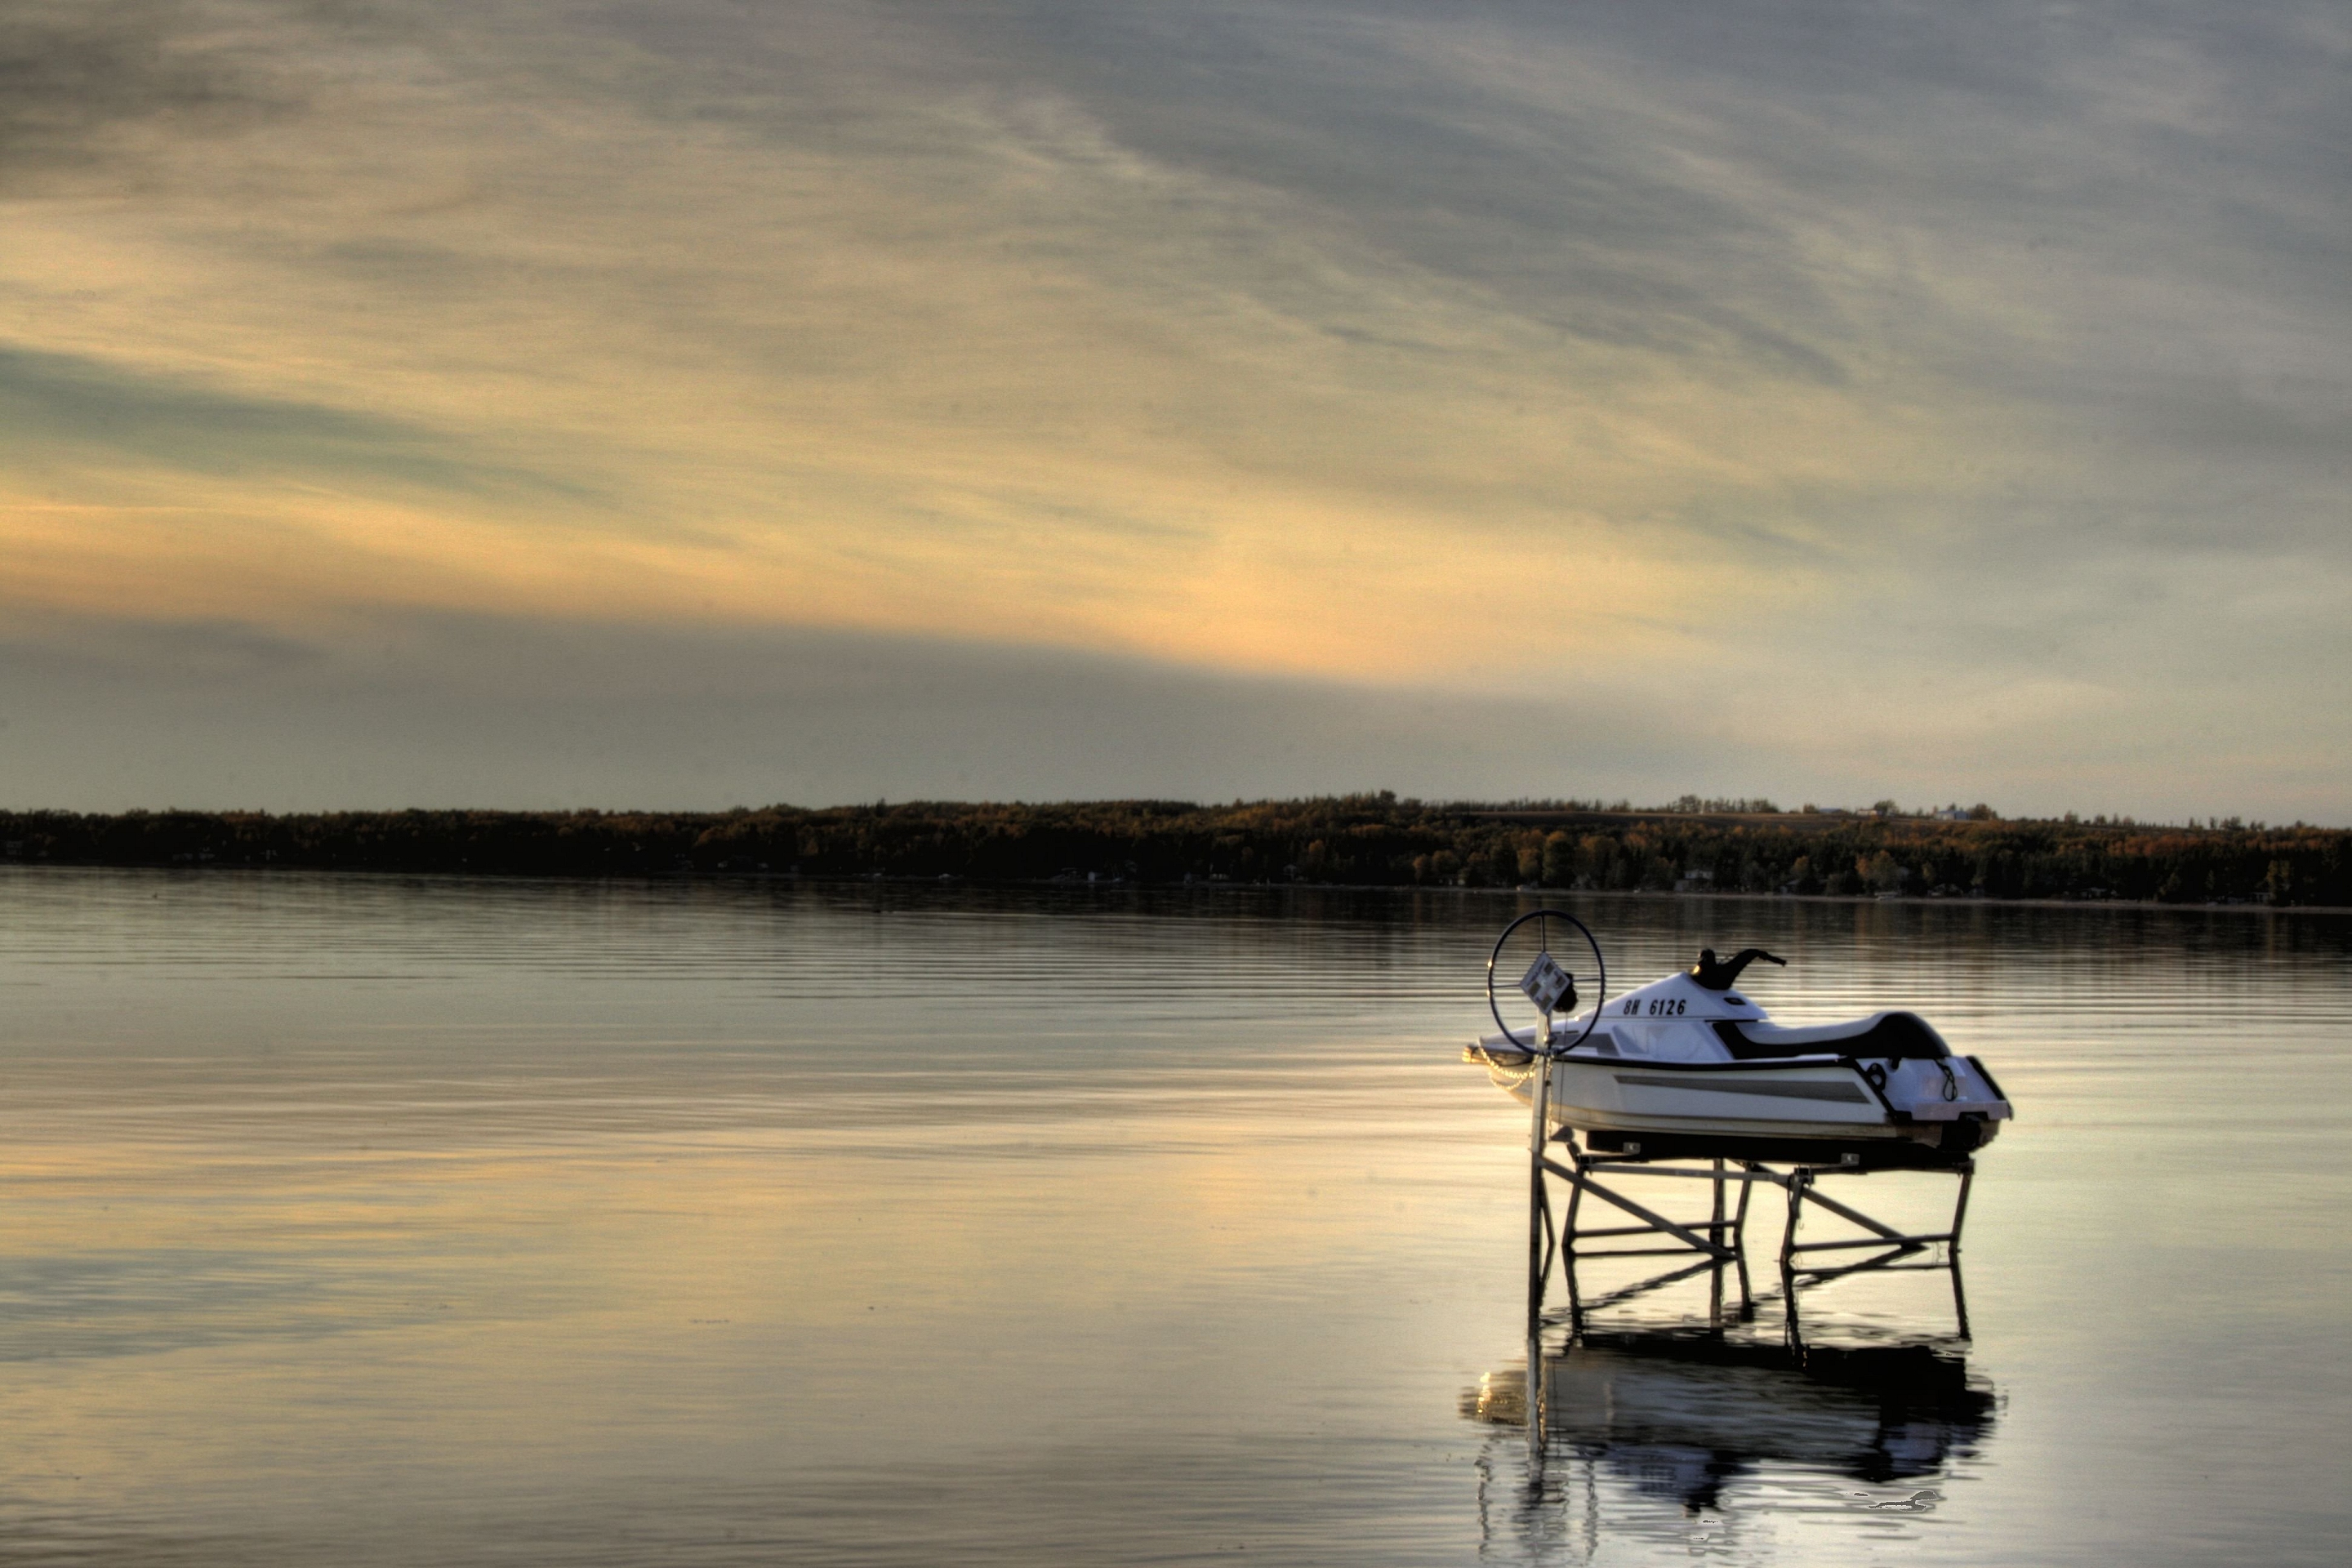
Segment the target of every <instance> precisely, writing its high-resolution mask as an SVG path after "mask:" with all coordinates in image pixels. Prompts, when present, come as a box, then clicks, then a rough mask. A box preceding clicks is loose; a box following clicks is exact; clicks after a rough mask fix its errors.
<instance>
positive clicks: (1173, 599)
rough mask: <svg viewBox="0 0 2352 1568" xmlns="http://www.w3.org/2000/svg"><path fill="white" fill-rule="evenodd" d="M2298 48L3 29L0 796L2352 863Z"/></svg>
mask: <svg viewBox="0 0 2352 1568" xmlns="http://www.w3.org/2000/svg"><path fill="white" fill-rule="evenodd" d="M2347 67H2352V11H2347V9H2346V8H2345V7H2344V6H2343V5H2339V4H2315V5H2295V4H2291V3H2290V4H2281V5H2247V6H2215V5H2210V4H2197V5H2189V4H2183V5H2165V4H2161V3H2156V4H2135V5H2120V4H2103V3H2100V0H2089V3H2085V4H2077V5H2020V4H2010V3H2007V0H1987V3H1984V4H1979V5H1964V6H1957V5H1929V4H1925V3H1922V4H1916V5H1910V4H1903V3H1899V0H1889V3H1881V4H1873V5H1835V4H1807V3H1802V0H1794V3H1789V4H1775V5H1747V4H1731V3H1728V0H1722V3H1694V4H1675V5H1662V4H1658V3H1656V0H1640V3H1631V4H1622V5H1617V4H1608V3H1596V4H1580V5H1558V4H1542V5H1538V4H1510V3H1503V4H1481V3H1479V0H1448V3H1446V4H1444V5H1436V4H1428V3H1407V0H1399V3H1395V4H1359V5H1322V4H1285V3H1280V0H1259V3H1255V4H1248V5H1229V4H1202V3H1195V0H1157V3H1154V4H1151V5H1113V4H1107V3H1097V4H1092V5H1084V4H1072V3H1064V0H1045V3H1039V4H1004V5H989V4H979V3H973V4H950V3H945V0H940V3H931V4H913V3H909V4H866V3H856V0H853V3H845V4H823V3H811V4H768V3H763V0H660V3H652V0H598V3H588V0H576V3H575V0H466V3H464V4H457V3H448V0H382V3H373V0H11V3H10V4H9V5H7V6H6V7H5V9H0V806H8V807H28V806H55V807H67V808H72V809H81V810H109V809H121V808H124V807H131V806H147V807H163V806H170V805H180V806H192V807H240V806H241V807H266V808H269V809H308V808H323V807H352V808H362V807H393V806H404V805H481V806H510V807H540V806H606V807H709V806H726V805H762V804H768V803H772V802H792V803H795V804H801V805H824V804H833V803H839V802H846V801H858V800H870V799H877V798H883V799H908V798H942V799H1004V798H1021V799H1032V800H1035V799H1068V798H1092V797H1106V796H1152V797H1159V798H1185V799H1226V798H1234V797H1241V796H1249V797H1257V796H1261V795H1299V794H1309V793H1324V792H1339V791H1350V790H1376V789H1383V788H1386V789H1393V790H1396V791H1398V792H1399V793H1400V794H1405V795H1422V796H1424V797H1430V798H1454V799H1463V798H1477V799H1507V798H1520V797H1553V796H1582V797H1591V796H1596V795H1598V796H1603V797H1609V798H1615V797H1619V796H1624V797H1629V798H1632V799H1633V800H1635V801H1637V802H1649V801H1660V800H1666V799H1671V798H1673V797H1675V796H1676V795H1682V794H1684V793H1685V792H1696V793H1698V794H1702V795H1748V796H1753V795H1769V796H1771V797H1772V798H1775V799H1777V800H1779V801H1780V803H1781V804H1782V805H1796V804H1799V803H1801V802H1803V801H1814V802H1818V803H1820V804H1823V805H1834V804H1853V803H1866V802H1868V801H1871V800H1874V799H1879V798H1885V797H1892V798H1895V799H1897V800H1900V801H1903V802H1905V803H1906V804H1933V803H1941V802H1945V801H1958V802H1959V803H1962V804H1969V803H1973V802H1976V801H1979V800H1982V801H1988V802H1990V803H1991V804H1993V805H1996V806H1997V807H1999V808H2000V809H2001V810H2002V811H2004V812H2005V813H2008V814H2011V815H2031V814H2035V813H2055V812H2059V811H2063V810H2070V809H2072V810H2079V811H2081V812H2083V813H2084V814H2085V815H2088V814H2091V813H2093V812H2107V813H2111V814H2124V813H2128V814H2132V815H2136V816H2140V817H2143V818H2147V819H2179V818H2181V817H2184V816H2206V815H2211V814H2224V815H2245V816H2256V817H2263V818H2268V819H2273V820H2280V821H2284V820H2290V819H2308V820H2312V821H2315V822H2326V823H2332V824H2347V823H2352V769H2347V766H2346V765H2345V764H2346V763H2347V759H2348V758H2352V500H2347V497H2352V91H2347V86H2352V74H2348V73H2347Z"/></svg>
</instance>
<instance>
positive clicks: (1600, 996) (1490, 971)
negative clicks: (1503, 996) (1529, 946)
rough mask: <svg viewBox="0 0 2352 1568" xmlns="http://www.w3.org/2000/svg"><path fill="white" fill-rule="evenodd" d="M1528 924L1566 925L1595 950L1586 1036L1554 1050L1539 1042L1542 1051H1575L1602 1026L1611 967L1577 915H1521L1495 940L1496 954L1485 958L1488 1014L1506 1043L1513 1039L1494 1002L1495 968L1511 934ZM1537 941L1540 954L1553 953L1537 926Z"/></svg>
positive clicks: (1535, 912) (1553, 912)
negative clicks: (1537, 922)
mask: <svg viewBox="0 0 2352 1568" xmlns="http://www.w3.org/2000/svg"><path fill="white" fill-rule="evenodd" d="M1528 921H1567V922H1568V923H1569V924H1570V925H1572V926H1574V927H1575V928H1576V929H1577V930H1578V931H1580V932H1581V933H1582V934H1583V937H1584V942H1585V945H1586V946H1588V947H1590V948H1591V949H1592V967H1593V970H1594V972H1595V973H1596V974H1597V975H1598V976H1599V978H1598V979H1596V980H1595V981H1594V982H1593V986H1592V1019H1591V1022H1590V1023H1588V1024H1586V1025H1585V1026H1584V1033H1583V1034H1581V1035H1579V1036H1577V1037H1576V1038H1575V1039H1574V1040H1573V1041H1572V1042H1570V1044H1568V1045H1565V1046H1559V1047H1554V1046H1553V1045H1552V1043H1551V1041H1550V1040H1549V1039H1545V1040H1542V1041H1541V1042H1539V1048H1541V1049H1546V1050H1550V1049H1559V1050H1563V1051H1572V1050H1574V1049H1576V1047H1578V1046H1580V1045H1582V1044H1584V1042H1585V1041H1586V1040H1587V1039H1589V1038H1591V1035H1592V1031H1593V1030H1594V1029H1597V1028H1599V1027H1600V1026H1601V1003H1603V1002H1605V1001H1606V1000H1608V997H1609V965H1608V964H1607V963H1604V962H1603V961H1602V959H1601V939H1600V938H1599V937H1597V936H1594V935H1593V934H1592V928H1591V926H1588V925H1586V924H1585V923H1584V922H1583V921H1580V920H1578V919H1577V918H1576V917H1575V916H1574V915H1572V914H1570V913H1569V912H1568V911H1567V910H1528V912H1527V913H1526V914H1523V915H1521V916H1520V917H1519V918H1518V919H1517V920H1515V921H1512V922H1511V923H1510V924H1509V925H1507V926H1505V927H1504V928H1503V934H1502V935H1500V936H1498V937H1496V939H1495V951H1494V952H1490V953H1488V954H1487V955H1486V1011H1487V1012H1489V1013H1492V1014H1493V1015H1494V1016H1495V1026H1496V1028H1498V1029H1500V1030H1502V1031H1503V1037H1504V1038H1505V1039H1509V1038H1510V1037H1511V1026H1509V1025H1508V1024H1506V1023H1505V1022H1503V1009H1502V1008H1501V1007H1500V1006H1499V1005H1496V1001H1495V965H1496V963H1498V962H1500V961H1501V959H1502V956H1503V944H1504V943H1505V942H1508V941H1510V940H1511V933H1512V932H1513V931H1517V930H1518V929H1519V928H1520V927H1521V926H1523V925H1525V924H1527V923H1528ZM1536 940H1537V943H1538V948H1539V950H1540V951H1542V952H1550V951H1551V948H1550V946H1549V938H1548V935H1547V933H1546V931H1545V929H1544V927H1543V926H1542V925H1538V926H1537V927H1536Z"/></svg>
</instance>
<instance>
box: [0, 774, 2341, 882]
mask: <svg viewBox="0 0 2352 1568" xmlns="http://www.w3.org/2000/svg"><path fill="white" fill-rule="evenodd" d="M1762 804H1763V803H1750V802H1744V801H1743V802H1727V803H1688V805H1687V806H1686V807H1677V808H1666V809H1661V810H1654V811H1636V810H1632V809H1628V808H1623V807H1622V806H1621V807H1618V808H1603V807H1601V806H1600V805H1597V804H1595V805H1585V804H1582V803H1575V802H1570V803H1564V804H1537V805H1528V804H1520V805H1462V804H1424V803H1422V802H1418V801H1412V800H1402V801H1401V800H1398V799H1396V798H1395V797H1394V796H1392V795H1349V796H1342V797H1334V798H1325V799H1316V800H1295V801H1259V802H1250V803H1239V802H1237V803H1235V804H1233V805H1194V804H1192V803H1188V802H1171V801H1087V802H1073V803H1066V804H1059V805H1018V804H1016V805H969V804H952V803H934V802H910V803H905V804H898V805H892V804H887V803H877V804H875V805H854V806H829V807H824V808H817V809H803V808H798V807H793V806H784V805H776V806H768V807H762V808H759V809H741V810H733V811H721V812H631V811H569V812H560V811H547V812H509V811H393V812H328V813H308V814H272V813H266V812H194V811H158V812H124V813H121V814H118V815H111V816H100V815H84V814H79V813H72V812H0V856H5V858H6V859H7V860H10V861H15V862H23V863H47V864H52V865H83V866H176V867H205V866H215V867H234V866H275V867H289V868H320V869H338V870H363V871H407V872H464V873H470V874H477V875H498V876H538V877H550V876H551V877H645V876H670V875H736V876H761V875H764V876H785V877H814V878H827V879H844V878H860V877H864V878H872V877H883V878H892V879H898V878H905V879H940V878H950V879H971V880H975V881H1003V882H1041V881H1044V882H1096V883H1105V882H1108V883H1155V884H1168V883H1180V884H1181V883H1185V882H1195V883H1220V882H1228V883H1307V884H1319V885H1327V886H1329V885H1337V886H1356V887H1400V886H1402V887H1474V888H1475V887H1489V888H1507V887H1517V886H1536V887H1545V888H1559V889H1601V890H1612V891H1654V892H1675V891H1679V892H1685V893H1709V892H1717V893H1720V892H1741V893H1786V894H1791V895H1799V896H1805V895H1827V896H1832V897H1836V896H1849V897H1853V896H1885V897H1896V898H1916V897H1927V898H1971V897H1973V898H1990V899H2076V900H2153V901H2158V902H2164V903H2260V904H2267V905H2274V906H2337V907H2341V906H2352V832H2348V831H2347V830H2344V829H2336V828H2318V827H2307V826H2301V825H2297V826H2291V827H2273V826H2264V825H2262V824H2259V823H2257V824H2252V825H2246V824H2242V823H2240V822H2237V821H2234V820H2232V821H2227V822H2218V823H2209V824H2203V825H2193V826H2144V825H2141V824H2137V823H2132V822H2129V821H2114V822H2110V821H2107V820H2105V819H2104V818H2098V819H2094V820H2092V821H2089V822H2080V821H2072V820H2063V821H2003V820H2000V819H1999V818H1997V817H1994V816H1991V814H1990V812H1987V811H1985V810H1984V809H1983V808H1981V807H1979V808H1978V810H1977V813H1976V815H1975V816H1974V817H1973V818H1969V819H1962V820H1948V819H1942V818H1938V817H1936V816H1906V815H1904V814H1901V813H1899V812H1895V811H1892V810H1885V811H1880V812H1864V813H1847V812H1816V811H1813V810H1811V809H1810V808H1809V809H1807V810H1805V811H1802V812H1780V811H1774V810H1770V809H1760V810H1759V809H1729V810H1718V809H1708V808H1707V807H1709V806H1714V805H1728V806H1734V807H1742V808H1748V807H1753V806H1756V805H1762ZM1948 816H1958V814H1957V813H1954V814H1948Z"/></svg>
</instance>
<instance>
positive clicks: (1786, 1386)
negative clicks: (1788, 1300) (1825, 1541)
mask: <svg viewBox="0 0 2352 1568" xmlns="http://www.w3.org/2000/svg"><path fill="white" fill-rule="evenodd" d="M1543 1373H1544V1384H1543V1386H1542V1393H1543V1400H1542V1405H1541V1410H1540V1416H1541V1420H1542V1428H1543V1436H1544V1439H1545V1441H1546V1443H1547V1444H1548V1445H1553V1446H1559V1447H1568V1448H1570V1449H1571V1450H1574V1451H1576V1452H1579V1453H1580V1454H1583V1455H1585V1456H1586V1457H1589V1458H1596V1459H1599V1460H1600V1461H1601V1462H1602V1463H1604V1464H1606V1465H1607V1466H1609V1467H1610V1468H1612V1469H1615V1470H1617V1471H1618V1472H1619V1473H1621V1474H1622V1475H1624V1476H1625V1477H1626V1479H1628V1480H1629V1481H1631V1482H1632V1483H1633V1486H1634V1487H1635V1488H1636V1489H1638V1490H1641V1491H1643V1492H1646V1493H1649V1494H1651V1495H1654V1496H1668V1497H1672V1498H1675V1500H1679V1501H1680V1502H1682V1503H1683V1504H1684V1505H1685V1507H1689V1508H1694V1509H1696V1508H1712V1507H1715V1506H1717V1503H1718V1499H1719V1494H1720V1492H1721V1490H1722V1488H1723V1486H1724V1484H1725V1482H1727V1481H1728V1480H1730V1479H1733V1478H1734V1477H1737V1476H1738V1475H1741V1474H1744V1473H1746V1472H1748V1471H1750V1470H1753V1469H1756V1468H1759V1467H1761V1466H1765V1465H1783V1466H1792V1467H1797V1468H1804V1469H1810V1470H1817V1471H1825V1472H1829V1473H1833V1474H1839V1475H1845V1476H1851V1477H1853V1479H1856V1480H1861V1481H1867V1482H1871V1483H1873V1484H1878V1485H1884V1484H1886V1483H1889V1482H1900V1481H1913V1480H1923V1479H1934V1478H1936V1477H1938V1476H1940V1475H1941V1474H1942V1473H1943V1471H1944V1469H1945V1467H1946V1466H1947V1465H1948V1464H1949V1462H1950V1461H1951V1460H1952V1459H1953V1458H1956V1457H1959V1456H1964V1455H1967V1454H1969V1453H1972V1452H1973V1451H1974V1450H1975V1447H1976V1446H1977V1444H1978V1443H1979V1442H1980V1441H1981V1440H1982V1439H1983V1438H1984V1437H1985V1436H1988V1435H1989V1433H1990V1430H1991V1426H1992V1416H1993V1405H1994V1395H1993V1394H1992V1392H1991V1391H1990V1389H1988V1388H1986V1387H1985V1386H1983V1385H1982V1384H1981V1383H1979V1382H1978V1381H1977V1380H1975V1379H1973V1378H1971V1376H1970V1375H1969V1368H1968V1363H1967V1362H1966V1361H1965V1360H1963V1359H1962V1358H1961V1357H1960V1356H1959V1355H1958V1354H1956V1353H1954V1352H1951V1351H1949V1350H1948V1349H1945V1348H1942V1347H1940V1346H1937V1345H1934V1344H1918V1343H1915V1344H1901V1345H1872V1346H1864V1347H1860V1348H1853V1349H1830V1348H1815V1349H1812V1350H1809V1351H1798V1350H1794V1349H1791V1348H1789V1347H1787V1346H1783V1345H1777V1344H1761V1343H1751V1342H1737V1341H1731V1340H1727V1339H1726V1338H1725V1337H1724V1336H1722V1335H1720V1334H1717V1333H1714V1332H1686V1333H1673V1332H1622V1333H1602V1334H1590V1335H1586V1336H1584V1337H1582V1338H1580V1339H1577V1340H1574V1341H1572V1342H1570V1344H1569V1346H1568V1348H1567V1350H1566V1351H1565V1352H1563V1353H1562V1354H1560V1355H1559V1356H1557V1357H1547V1358H1546V1359H1545V1361H1544V1363H1543ZM1462 1414H1463V1415H1464V1416H1465V1418H1467V1419H1469V1420H1473V1421H1480V1422H1485V1423H1487V1424H1490V1425H1494V1426H1517V1427H1522V1428H1524V1427H1525V1426H1527V1424H1528V1399H1527V1375H1526V1373H1525V1372H1524V1371H1523V1370H1522V1369H1521V1368H1518V1367H1511V1368H1507V1369H1506V1370H1504V1371H1500V1372H1496V1373H1489V1374H1487V1375H1486V1377H1485V1378H1483V1379H1481V1380H1480V1382H1479V1384H1478V1386H1477V1387H1476V1388H1474V1389H1471V1390H1470V1391H1468V1392H1467V1393H1465V1394H1463V1396H1462Z"/></svg>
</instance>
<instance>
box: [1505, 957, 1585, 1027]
mask: <svg viewBox="0 0 2352 1568" xmlns="http://www.w3.org/2000/svg"><path fill="white" fill-rule="evenodd" d="M1519 989H1520V990H1522V991H1524V992H1526V993H1527V994H1528V1001H1530V1002H1532V1003H1534V1004H1535V1005H1536V1006H1537V1008H1538V1010H1539V1011H1541V1012H1544V1013H1555V1012H1558V1011H1559V1005H1560V1002H1561V999H1562V998H1566V1000H1567V1002H1568V1004H1569V1005H1570V1006H1574V1005H1576V982H1575V981H1574V980H1573V979H1571V978H1570V975H1569V973H1568V971H1567V970H1565V969H1562V968H1561V967H1560V966H1559V964H1557V963H1553V962H1552V956H1551V954H1550V953H1548V952H1539V953H1537V954H1536V961H1535V962H1534V963H1530V964H1528V972H1527V973H1525V974H1524V975H1521V976H1520V977H1519Z"/></svg>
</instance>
